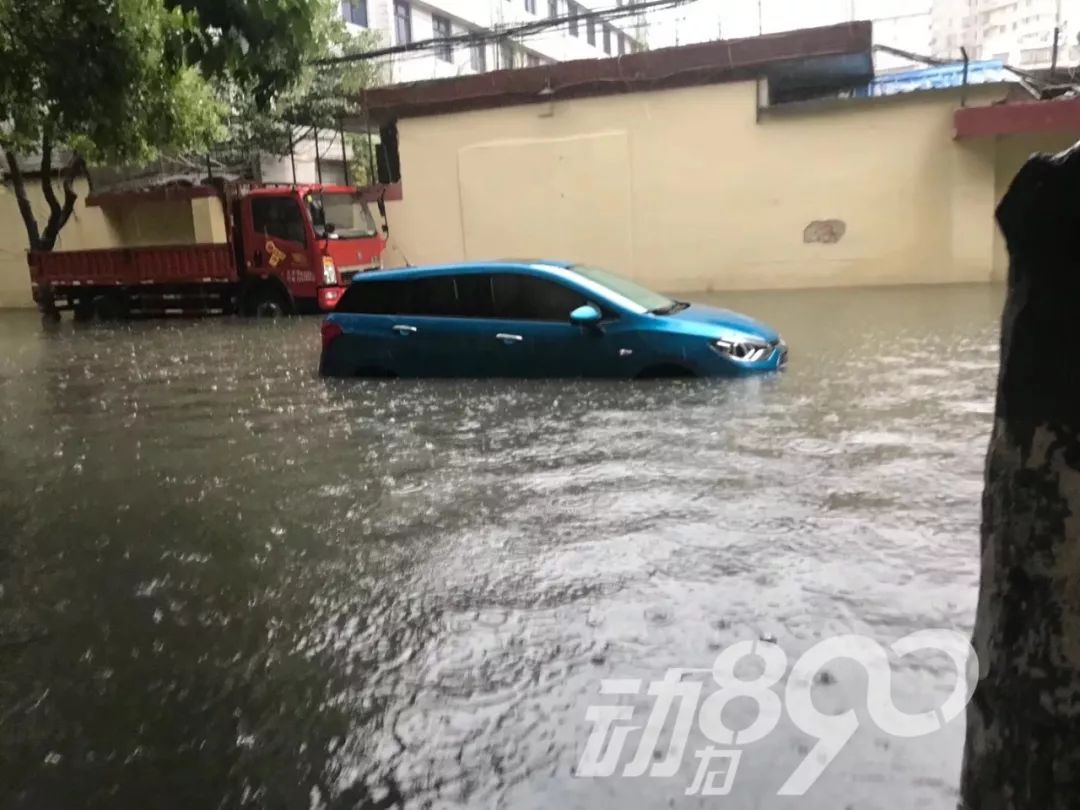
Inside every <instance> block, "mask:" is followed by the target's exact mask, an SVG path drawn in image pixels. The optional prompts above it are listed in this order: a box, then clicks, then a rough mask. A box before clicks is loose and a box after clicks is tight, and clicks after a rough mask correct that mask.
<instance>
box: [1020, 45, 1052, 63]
mask: <svg viewBox="0 0 1080 810" xmlns="http://www.w3.org/2000/svg"><path fill="white" fill-rule="evenodd" d="M1052 56H1053V49H1052V48H1028V49H1027V50H1024V51H1020V64H1021V65H1043V64H1049V63H1050V60H1051V58H1052Z"/></svg>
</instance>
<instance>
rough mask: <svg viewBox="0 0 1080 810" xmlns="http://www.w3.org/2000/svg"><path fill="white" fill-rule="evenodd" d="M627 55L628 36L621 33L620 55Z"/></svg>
mask: <svg viewBox="0 0 1080 810" xmlns="http://www.w3.org/2000/svg"><path fill="white" fill-rule="evenodd" d="M625 55H626V37H625V36H624V35H623V34H619V56H625Z"/></svg>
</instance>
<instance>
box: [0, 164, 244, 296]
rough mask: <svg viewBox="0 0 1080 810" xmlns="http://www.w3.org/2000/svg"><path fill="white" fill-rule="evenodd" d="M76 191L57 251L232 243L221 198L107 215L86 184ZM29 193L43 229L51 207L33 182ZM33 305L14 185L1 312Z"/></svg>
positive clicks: (1, 190) (0, 250)
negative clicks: (89, 200)
mask: <svg viewBox="0 0 1080 810" xmlns="http://www.w3.org/2000/svg"><path fill="white" fill-rule="evenodd" d="M76 188H77V190H78V193H79V202H78V203H77V204H76V206H75V211H74V213H73V214H72V217H71V219H70V220H69V221H68V224H67V225H66V226H64V229H63V230H62V231H61V232H60V238H59V240H58V241H57V245H56V249H57V250H82V249H93V248H114V247H139V246H147V245H178V244H192V243H196V242H218V243H221V242H226V241H228V235H227V233H226V228H225V217H224V214H223V212H222V207H221V201H220V200H219V199H218V198H216V197H211V198H201V199H196V200H192V201H190V202H186V201H179V202H155V203H146V204H143V205H139V206H131V207H128V206H125V207H124V208H122V209H115V210H114V209H110V210H108V211H105V210H103V209H101V208H97V207H87V206H86V204H85V199H86V193H87V186H86V184H85V182H79V183H78V184H77V186H76ZM27 191H28V193H29V194H30V198H31V201H32V202H33V204H34V209H35V211H36V212H37V215H38V223H39V224H41V225H42V227H43V223H44V221H45V219H46V217H47V211H48V208H47V206H46V205H45V201H44V198H43V197H42V195H41V189H40V186H39V185H38V183H37V182H34V183H32V184H31V185H30V186H29V187H28V188H27ZM32 306H33V301H32V300H31V297H30V279H29V271H28V269H27V266H26V230H25V228H24V227H23V222H22V218H21V217H20V216H19V209H18V206H17V204H16V202H15V195H14V194H13V193H12V191H11V188H10V186H5V185H3V184H0V309H4V308H10V307H32Z"/></svg>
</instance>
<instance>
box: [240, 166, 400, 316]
mask: <svg viewBox="0 0 1080 810" xmlns="http://www.w3.org/2000/svg"><path fill="white" fill-rule="evenodd" d="M369 198H370V199H369ZM373 199H374V198H373V197H372V192H370V191H364V190H361V189H357V188H354V187H350V186H333V185H306V186H305V185H301V186H279V187H267V188H256V189H252V190H251V191H249V192H247V193H246V194H244V195H243V196H242V197H240V199H239V200H238V205H239V208H240V211H239V216H238V218H237V225H238V227H239V230H240V233H239V234H237V236H238V238H236V239H235V243H236V244H237V246H238V247H239V250H240V253H241V254H242V255H241V267H242V270H243V274H244V276H245V279H246V282H245V292H244V294H243V295H242V297H241V303H240V306H241V307H242V308H244V309H245V310H246V311H247V312H248V314H259V308H261V307H262V308H265V307H271V308H279V309H281V310H282V311H289V310H313V309H314V310H323V311H328V310H332V309H333V308H334V307H335V306H336V305H337V302H338V299H340V298H341V296H342V294H343V293H344V291H345V288H346V287H347V286H348V284H349V282H350V281H351V280H352V277H353V276H354V275H355V274H356V273H359V272H364V271H367V270H373V269H378V268H379V267H380V266H381V260H380V257H381V255H382V252H383V249H384V247H385V245H386V240H385V236H384V234H383V232H382V230H381V229H380V228H379V227H378V226H377V225H376V223H375V219H374V217H373V216H372V213H371V209H370V207H369V202H370V201H373Z"/></svg>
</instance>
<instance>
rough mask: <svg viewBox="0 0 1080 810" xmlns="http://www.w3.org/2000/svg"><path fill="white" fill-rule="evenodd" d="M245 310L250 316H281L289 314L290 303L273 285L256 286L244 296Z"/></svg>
mask: <svg viewBox="0 0 1080 810" xmlns="http://www.w3.org/2000/svg"><path fill="white" fill-rule="evenodd" d="M243 311H244V314H245V315H247V316H248V317H249V318H280V317H282V316H283V315H288V314H289V303H288V301H286V300H285V296H283V295H282V294H281V293H280V292H279V291H278V290H275V289H274V288H273V287H256V288H255V289H253V290H252V291H251V292H249V293H248V294H247V295H246V296H245V297H244V307H243Z"/></svg>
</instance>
